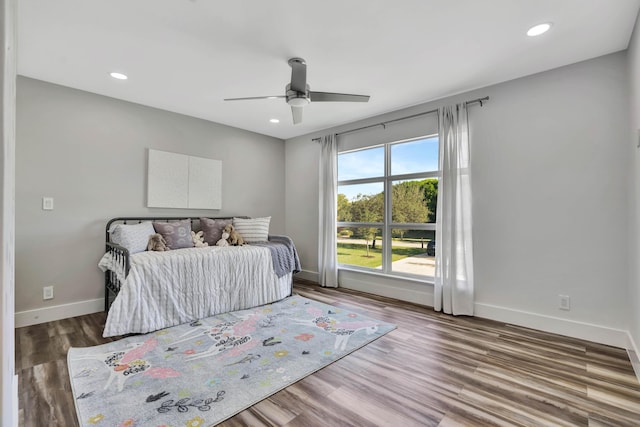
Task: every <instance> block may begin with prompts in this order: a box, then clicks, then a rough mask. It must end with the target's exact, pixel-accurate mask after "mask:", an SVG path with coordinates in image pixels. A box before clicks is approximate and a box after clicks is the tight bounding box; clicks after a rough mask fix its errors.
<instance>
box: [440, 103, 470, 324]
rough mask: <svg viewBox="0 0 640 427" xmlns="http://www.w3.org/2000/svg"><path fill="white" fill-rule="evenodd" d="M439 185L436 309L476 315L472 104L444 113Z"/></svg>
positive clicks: (448, 108) (450, 109)
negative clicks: (471, 153)
mask: <svg viewBox="0 0 640 427" xmlns="http://www.w3.org/2000/svg"><path fill="white" fill-rule="evenodd" d="M438 114H439V122H440V124H439V128H440V131H439V138H440V160H439V161H440V174H441V175H440V182H439V184H438V207H437V225H436V272H435V289H434V302H433V308H434V309H435V310H436V311H443V312H445V313H448V314H454V315H469V316H472V315H473V247H472V246H473V245H472V243H473V242H472V237H471V236H472V230H471V177H470V170H469V128H468V123H467V106H466V104H464V103H462V104H458V105H453V106H447V107H444V108H441V109H439V111H438Z"/></svg>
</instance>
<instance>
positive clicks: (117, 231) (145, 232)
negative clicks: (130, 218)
mask: <svg viewBox="0 0 640 427" xmlns="http://www.w3.org/2000/svg"><path fill="white" fill-rule="evenodd" d="M152 234H155V230H154V229H153V225H152V224H151V221H145V222H141V223H140V224H116V225H114V226H113V227H111V229H110V230H109V235H110V238H111V242H112V243H115V244H116V245H120V246H123V247H125V248H127V249H128V250H129V253H130V254H136V253H138V252H143V251H146V250H147V244H148V243H149V236H151V235H152Z"/></svg>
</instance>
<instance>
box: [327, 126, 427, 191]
mask: <svg viewBox="0 0 640 427" xmlns="http://www.w3.org/2000/svg"><path fill="white" fill-rule="evenodd" d="M435 170H438V137H430V138H424V139H419V140H415V141H411V142H404V143H398V144H393V145H391V174H392V175H402V174H407V173H418V172H431V171H435ZM383 176H384V147H383V146H380V147H374V148H369V149H366V150H360V151H352V152H347V153H344V154H339V155H338V181H343V180H348V179H360V178H374V177H383ZM382 190H383V184H382V183H381V182H380V183H371V184H358V185H348V186H344V185H343V186H338V193H339V194H344V195H346V196H347V198H348V199H349V200H353V199H354V198H355V197H356V196H357V195H358V194H359V193H360V194H367V195H370V194H378V193H380V192H382Z"/></svg>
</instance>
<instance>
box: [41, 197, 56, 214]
mask: <svg viewBox="0 0 640 427" xmlns="http://www.w3.org/2000/svg"><path fill="white" fill-rule="evenodd" d="M42 210H43V211H52V210H53V197H43V198H42Z"/></svg>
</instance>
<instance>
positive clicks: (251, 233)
mask: <svg viewBox="0 0 640 427" xmlns="http://www.w3.org/2000/svg"><path fill="white" fill-rule="evenodd" d="M269 222H271V217H270V216H267V217H264V218H250V219H244V218H233V226H234V227H235V229H236V231H237V232H238V233H240V235H241V236H242V238H243V239H244V241H245V242H246V243H258V242H266V241H268V240H269Z"/></svg>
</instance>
